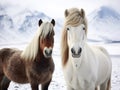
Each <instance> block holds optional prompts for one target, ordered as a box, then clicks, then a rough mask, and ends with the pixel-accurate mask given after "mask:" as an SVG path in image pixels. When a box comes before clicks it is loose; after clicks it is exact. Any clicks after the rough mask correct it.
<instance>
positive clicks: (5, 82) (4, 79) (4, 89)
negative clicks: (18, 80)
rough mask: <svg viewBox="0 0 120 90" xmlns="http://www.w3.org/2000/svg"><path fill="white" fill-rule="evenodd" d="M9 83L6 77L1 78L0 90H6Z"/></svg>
mask: <svg viewBox="0 0 120 90" xmlns="http://www.w3.org/2000/svg"><path fill="white" fill-rule="evenodd" d="M10 81H11V80H9V79H8V78H7V77H6V76H4V77H3V79H2V82H1V90H7V88H8V87H9V84H10Z"/></svg>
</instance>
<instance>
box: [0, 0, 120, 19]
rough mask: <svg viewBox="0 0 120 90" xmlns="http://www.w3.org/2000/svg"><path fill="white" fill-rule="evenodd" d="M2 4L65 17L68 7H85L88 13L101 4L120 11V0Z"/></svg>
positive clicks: (5, 0) (0, 0)
mask: <svg viewBox="0 0 120 90" xmlns="http://www.w3.org/2000/svg"><path fill="white" fill-rule="evenodd" d="M0 3H2V4H12V5H16V6H21V7H24V8H28V9H32V10H37V11H41V12H44V13H45V14H47V15H48V16H50V17H53V18H56V17H57V18H58V17H64V11H65V9H67V8H71V7H77V8H83V9H84V10H85V11H86V14H89V13H90V12H92V11H93V10H95V9H97V8H99V7H100V6H103V5H104V6H105V5H106V6H110V7H113V8H114V9H116V10H117V11H120V0H0Z"/></svg>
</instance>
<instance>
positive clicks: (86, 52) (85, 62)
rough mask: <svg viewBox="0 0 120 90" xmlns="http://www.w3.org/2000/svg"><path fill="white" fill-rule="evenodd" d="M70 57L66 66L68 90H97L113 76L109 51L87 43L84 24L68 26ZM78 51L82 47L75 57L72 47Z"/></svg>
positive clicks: (65, 73)
mask: <svg viewBox="0 0 120 90" xmlns="http://www.w3.org/2000/svg"><path fill="white" fill-rule="evenodd" d="M67 27H68V28H69V30H68V31H67V38H68V47H69V56H68V57H69V58H68V62H67V64H66V65H65V66H64V76H65V79H66V82H67V86H68V89H67V90H95V87H97V86H99V85H101V84H103V83H104V82H106V81H108V79H110V77H111V71H112V64H111V60H110V57H109V55H108V53H107V51H106V50H105V49H104V48H102V47H97V46H90V45H88V44H87V43H86V38H87V37H86V34H85V31H84V30H83V27H84V25H83V24H81V25H80V26H77V27H72V26H67ZM72 47H74V48H75V50H76V52H77V49H78V47H81V48H82V52H81V56H80V57H79V58H74V57H72V55H71V48H72Z"/></svg>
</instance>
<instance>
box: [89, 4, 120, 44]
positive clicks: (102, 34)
mask: <svg viewBox="0 0 120 90" xmlns="http://www.w3.org/2000/svg"><path fill="white" fill-rule="evenodd" d="M88 28H89V35H88V36H89V37H90V38H92V39H95V38H96V36H97V37H98V38H99V40H100V39H101V40H104V41H107V42H115V41H116V42H117V41H120V36H119V35H120V14H119V13H118V12H117V11H115V10H114V9H112V8H111V7H108V6H102V7H100V8H99V9H96V10H95V11H93V12H92V13H91V14H90V15H88ZM93 33H94V35H93ZM90 34H91V35H90ZM91 36H93V37H91Z"/></svg>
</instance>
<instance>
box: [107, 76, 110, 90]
mask: <svg viewBox="0 0 120 90" xmlns="http://www.w3.org/2000/svg"><path fill="white" fill-rule="evenodd" d="M107 90H111V78H110V79H109V80H108V83H107Z"/></svg>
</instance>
